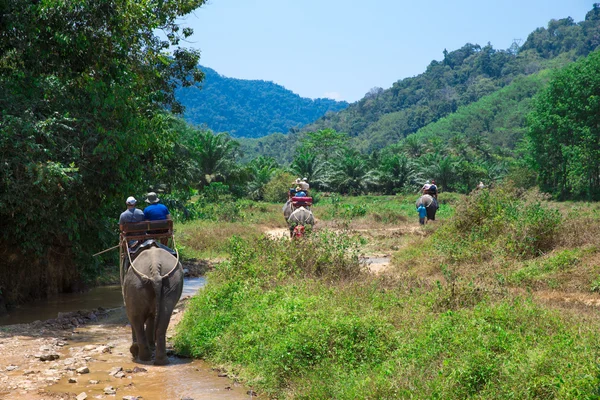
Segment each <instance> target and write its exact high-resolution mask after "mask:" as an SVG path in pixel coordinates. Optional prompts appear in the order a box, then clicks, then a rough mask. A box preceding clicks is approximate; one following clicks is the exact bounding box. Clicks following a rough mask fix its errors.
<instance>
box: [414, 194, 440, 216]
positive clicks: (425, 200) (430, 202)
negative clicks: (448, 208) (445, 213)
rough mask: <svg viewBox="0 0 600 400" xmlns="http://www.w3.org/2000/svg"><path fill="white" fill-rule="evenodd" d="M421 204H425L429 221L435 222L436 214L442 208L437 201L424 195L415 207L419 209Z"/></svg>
mask: <svg viewBox="0 0 600 400" xmlns="http://www.w3.org/2000/svg"><path fill="white" fill-rule="evenodd" d="M421 204H423V206H425V209H426V210H427V219H428V220H431V221H435V213H436V212H437V210H438V208H440V206H439V205H438V202H437V199H436V198H435V197H433V196H431V195H428V194H424V195H423V196H421V197H419V199H418V200H417V203H416V204H415V206H416V207H417V208H419V206H420V205H421Z"/></svg>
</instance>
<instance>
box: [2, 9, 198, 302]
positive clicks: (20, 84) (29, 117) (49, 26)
mask: <svg viewBox="0 0 600 400" xmlns="http://www.w3.org/2000/svg"><path fill="white" fill-rule="evenodd" d="M203 3H204V0H177V1H168V2H165V1H148V2H138V1H132V0H116V1H97V0H82V1H76V2H72V1H62V0H46V1H42V2H39V1H32V2H23V1H18V0H5V1H2V2H0V110H2V114H1V115H0V154H1V155H2V168H0V185H1V186H0V219H2V221H3V229H2V232H1V233H0V235H2V238H3V243H4V245H6V246H7V248H8V249H9V251H11V252H13V251H15V249H16V250H17V251H18V250H19V249H23V250H24V249H25V248H34V249H36V251H37V252H38V254H39V255H45V254H46V252H47V251H48V250H49V249H51V248H54V249H56V248H60V249H61V250H60V253H62V254H65V256H64V258H65V259H66V260H68V261H72V260H73V255H75V256H79V260H80V265H86V266H93V265H94V263H93V262H92V261H91V260H90V259H89V258H87V256H88V255H89V254H91V253H93V249H96V250H97V249H98V247H99V246H104V245H105V244H106V242H104V243H102V241H98V238H99V237H100V238H104V240H106V241H108V240H107V239H108V238H110V239H111V240H114V239H115V238H114V236H111V233H112V232H114V231H113V228H114V226H115V224H114V223H111V222H114V219H116V218H117V216H118V212H119V211H120V210H121V209H122V208H123V199H124V198H125V197H126V196H127V195H130V194H136V195H141V194H142V193H143V190H145V183H146V182H147V180H148V179H151V176H149V175H151V174H152V173H153V172H152V168H150V167H153V166H155V165H156V163H160V162H161V160H163V159H162V157H159V156H158V155H164V154H169V153H170V154H173V151H172V149H173V146H172V144H173V143H174V142H176V141H177V137H176V136H177V133H176V132H175V131H173V130H171V129H170V126H171V121H170V117H168V116H166V114H165V109H170V110H173V111H180V110H181V107H180V105H179V103H178V102H177V101H176V100H175V97H174V95H173V89H174V87H175V86H176V85H179V84H182V85H193V84H195V83H196V82H198V81H199V80H200V79H201V78H202V74H201V72H199V71H197V70H196V68H195V67H196V65H197V62H198V59H199V53H198V52H197V51H188V50H185V49H183V48H179V47H177V48H176V49H175V50H174V51H172V52H170V51H169V48H170V47H171V46H178V43H179V41H180V40H181V39H182V38H185V37H189V35H191V33H192V31H191V30H190V29H189V28H183V29H182V28H181V27H180V25H179V23H178V18H180V17H181V16H183V15H185V14H187V13H189V12H191V11H193V10H194V9H196V8H198V7H200V6H201V5H202V4H203ZM157 30H162V31H163V32H165V34H166V40H161V39H160V38H159V37H157V36H156V34H155V32H157ZM108 215H110V216H112V218H111V219H108V218H106V216H108ZM109 221H110V222H109ZM0 250H2V249H0ZM54 258H55V257H54ZM40 259H42V260H48V259H52V258H50V257H41V258H40ZM83 259H85V262H84V261H83ZM40 265H43V263H40ZM19 268H20V266H15V265H12V264H11V265H10V266H9V267H8V268H2V270H3V272H2V273H4V272H6V274H10V273H12V272H15V273H17V271H18V270H19ZM57 268H58V269H59V270H61V269H62V270H69V274H70V275H72V274H73V272H72V271H76V269H75V268H71V266H70V265H69V263H67V262H65V264H64V267H62V266H61V267H57ZM67 275H68V274H65V279H62V280H61V282H59V283H58V284H57V285H60V284H69V279H70V275H69V278H66V276H67ZM7 277H8V278H9V279H18V275H11V276H8V275H4V276H0V278H2V279H7ZM40 281H41V282H43V280H40ZM44 290H47V291H55V290H60V288H57V287H49V288H48V289H44Z"/></svg>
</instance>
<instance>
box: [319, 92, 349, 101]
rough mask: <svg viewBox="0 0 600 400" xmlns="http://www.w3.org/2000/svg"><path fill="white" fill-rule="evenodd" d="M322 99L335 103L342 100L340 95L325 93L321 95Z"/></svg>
mask: <svg viewBox="0 0 600 400" xmlns="http://www.w3.org/2000/svg"><path fill="white" fill-rule="evenodd" d="M323 97H325V98H326V99H332V100H336V101H342V100H344V99H343V98H342V95H341V94H339V93H338V92H325V93H323Z"/></svg>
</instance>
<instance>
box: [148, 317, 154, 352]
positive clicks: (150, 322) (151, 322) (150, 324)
mask: <svg viewBox="0 0 600 400" xmlns="http://www.w3.org/2000/svg"><path fill="white" fill-rule="evenodd" d="M146 340H148V346H150V349H154V348H155V343H154V342H155V339H154V315H151V316H149V317H148V319H147V320H146Z"/></svg>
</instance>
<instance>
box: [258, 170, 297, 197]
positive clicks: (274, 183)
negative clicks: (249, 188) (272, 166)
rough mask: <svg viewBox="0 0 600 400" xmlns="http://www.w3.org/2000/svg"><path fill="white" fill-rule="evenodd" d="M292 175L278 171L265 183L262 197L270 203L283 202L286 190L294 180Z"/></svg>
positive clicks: (286, 195) (286, 194) (286, 193)
mask: <svg viewBox="0 0 600 400" xmlns="http://www.w3.org/2000/svg"><path fill="white" fill-rule="evenodd" d="M294 179H295V177H294V175H292V174H290V173H289V172H284V171H280V172H278V173H277V174H276V175H275V176H274V177H273V179H271V180H270V181H269V183H267V184H266V185H265V192H264V199H265V201H268V202H270V203H285V202H286V200H287V199H288V191H289V190H290V188H291V187H292V184H293V182H294Z"/></svg>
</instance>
